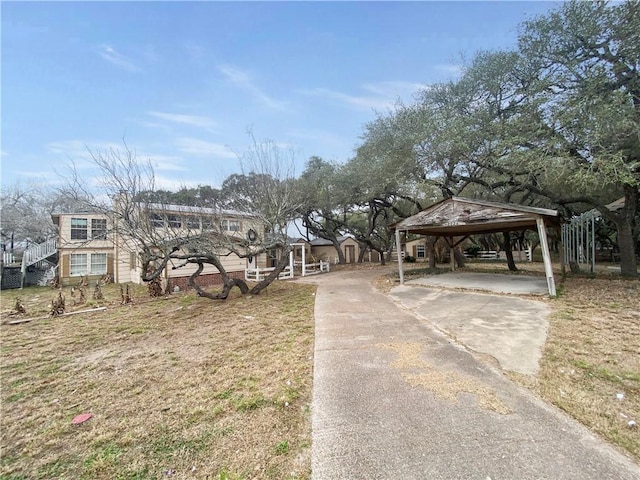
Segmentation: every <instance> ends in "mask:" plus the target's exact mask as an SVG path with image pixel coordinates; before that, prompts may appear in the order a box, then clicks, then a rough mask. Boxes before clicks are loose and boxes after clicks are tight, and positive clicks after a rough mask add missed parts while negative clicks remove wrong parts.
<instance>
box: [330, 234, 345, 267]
mask: <svg viewBox="0 0 640 480" xmlns="http://www.w3.org/2000/svg"><path fill="white" fill-rule="evenodd" d="M331 243H333V247H334V248H335V249H336V252H338V263H339V264H340V265H344V264H345V263H347V262H346V260H345V258H344V252H343V251H342V249H341V248H340V244H339V243H338V240H337V239H335V238H334V239H332V240H331Z"/></svg>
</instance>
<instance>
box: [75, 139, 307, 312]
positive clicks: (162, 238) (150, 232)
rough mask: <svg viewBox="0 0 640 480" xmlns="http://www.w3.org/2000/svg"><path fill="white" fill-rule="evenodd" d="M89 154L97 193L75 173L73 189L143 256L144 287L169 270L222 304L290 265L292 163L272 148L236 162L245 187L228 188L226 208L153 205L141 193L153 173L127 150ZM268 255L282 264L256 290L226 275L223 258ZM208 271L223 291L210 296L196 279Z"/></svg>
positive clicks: (149, 188)
mask: <svg viewBox="0 0 640 480" xmlns="http://www.w3.org/2000/svg"><path fill="white" fill-rule="evenodd" d="M89 154H90V156H91V159H92V160H93V163H94V164H95V166H96V167H97V168H98V170H99V171H100V177H99V186H98V187H99V189H100V191H99V192H91V191H89V189H88V188H87V186H86V183H85V182H83V181H82V180H81V179H80V178H79V177H77V175H75V174H74V175H73V180H72V181H71V182H70V185H69V186H68V188H69V189H70V190H72V191H75V192H80V194H81V196H85V195H86V196H90V197H91V198H92V199H93V200H92V205H91V206H90V207H91V209H92V210H94V211H99V212H102V213H104V214H106V215H108V216H109V218H110V224H111V225H112V228H113V231H114V235H113V238H114V239H115V240H114V241H116V242H120V245H121V246H122V247H123V248H125V249H126V250H129V251H130V252H135V253H137V254H138V255H139V257H140V260H141V263H142V274H141V277H142V280H143V281H145V282H148V281H153V280H154V279H156V278H158V277H159V276H161V275H162V274H163V272H165V271H166V270H167V269H174V270H176V269H185V270H187V273H188V274H189V273H190V275H189V277H188V285H189V286H191V287H192V288H194V289H195V290H196V292H197V293H198V295H200V296H204V297H207V298H210V299H216V300H217V299H226V298H227V297H228V295H229V292H230V291H231V290H232V289H233V288H234V287H238V288H239V290H240V291H241V292H242V293H243V294H246V293H250V294H254V295H255V294H258V293H260V291H261V290H263V289H264V288H265V287H266V286H268V285H269V284H270V283H271V282H272V281H273V280H275V279H276V278H277V277H278V275H279V274H280V273H281V272H282V270H283V269H284V268H285V267H286V266H287V264H288V252H289V251H290V249H291V247H290V246H289V245H288V244H287V236H286V230H287V225H288V223H289V222H290V221H291V220H292V219H293V216H294V212H295V210H296V208H295V205H293V204H292V201H293V200H292V199H293V196H292V195H291V191H290V183H291V178H292V177H290V175H292V171H291V169H286V168H285V167H286V164H285V161H286V160H287V159H286V158H285V157H284V156H283V155H282V151H281V149H280V148H279V147H278V146H277V145H276V144H275V143H273V142H271V141H263V142H256V141H255V139H254V141H253V145H252V147H251V148H250V149H249V150H248V151H247V152H246V153H244V154H243V155H240V156H239V158H240V161H241V164H242V166H243V172H247V173H243V174H242V175H239V176H235V177H234V178H235V180H238V181H239V182H238V183H239V184H240V185H242V188H228V189H227V197H226V199H225V205H213V206H210V207H206V208H205V207H195V206H184V205H181V206H178V205H169V204H165V203H152V202H151V201H149V199H150V198H154V197H153V196H150V195H148V194H142V193H148V192H154V191H155V190H156V185H155V176H154V171H153V168H152V166H151V164H150V162H149V161H141V160H140V159H138V157H137V155H136V153H135V151H134V150H131V149H130V148H129V147H127V145H126V144H124V148H123V149H113V148H112V149H108V150H105V151H91V150H90V151H89ZM291 164H292V162H291ZM240 180H241V181H240ZM236 186H238V185H236ZM100 200H101V201H100ZM155 200H157V197H155ZM229 207H232V208H229ZM240 220H241V222H240ZM240 224H242V225H243V228H240ZM264 254H269V255H272V256H275V257H277V258H279V261H278V263H277V265H276V266H275V269H274V270H273V271H272V272H271V274H270V275H269V276H268V277H266V278H265V279H264V280H262V281H260V282H258V283H257V284H256V285H254V286H253V287H251V288H250V287H249V286H248V285H247V283H246V282H245V281H244V279H239V278H233V276H232V275H230V274H229V272H227V270H226V268H225V260H224V259H225V258H226V257H232V256H235V257H237V258H240V259H251V258H255V257H259V256H261V255H264ZM207 271H208V272H210V273H211V272H216V273H219V274H220V276H221V279H222V284H223V288H222V291H221V292H219V293H211V292H208V291H206V290H205V289H204V288H203V287H202V286H201V285H199V283H198V277H200V276H201V275H202V274H204V273H206V272H207Z"/></svg>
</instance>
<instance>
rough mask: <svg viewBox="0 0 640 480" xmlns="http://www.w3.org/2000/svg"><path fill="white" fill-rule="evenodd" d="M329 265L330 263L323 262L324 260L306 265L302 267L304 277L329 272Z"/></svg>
mask: <svg viewBox="0 0 640 480" xmlns="http://www.w3.org/2000/svg"><path fill="white" fill-rule="evenodd" d="M329 265H330V263H329V262H323V261H322V260H320V261H319V262H317V263H305V264H304V265H302V276H303V277H306V276H307V275H315V274H317V273H324V272H328V271H329Z"/></svg>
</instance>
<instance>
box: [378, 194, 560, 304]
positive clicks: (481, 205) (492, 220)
mask: <svg viewBox="0 0 640 480" xmlns="http://www.w3.org/2000/svg"><path fill="white" fill-rule="evenodd" d="M559 224H560V217H559V215H558V212H557V211H556V210H549V209H546V208H534V207H525V206H521V205H514V204H510V203H497V202H488V201H485V200H473V199H470V198H463V197H451V198H447V199H445V200H442V201H441V202H438V203H435V204H433V205H431V206H430V207H428V208H426V209H424V210H422V211H421V212H418V213H416V214H415V215H413V216H411V217H409V218H405V219H404V220H401V221H399V222H397V223H395V224H393V225H391V228H392V229H393V230H395V234H396V248H397V249H398V252H400V251H401V246H400V232H407V233H416V234H420V235H427V236H435V237H445V238H447V239H448V240H447V241H448V243H449V246H450V247H452V248H453V246H455V245H457V243H459V242H457V243H456V244H453V243H452V242H453V240H452V239H453V237H463V238H466V237H467V236H469V235H473V234H483V233H495V232H504V231H516V230H525V229H529V228H532V229H535V228H537V230H538V234H539V236H540V244H541V247H542V257H543V260H544V265H545V273H546V276H547V284H548V286H549V295H555V293H556V289H555V282H554V279H553V271H552V268H551V260H550V256H549V246H548V242H547V235H546V229H545V226H546V225H556V226H557V225H559ZM452 263H453V262H452ZM398 268H399V273H400V283H404V273H403V269H402V258H401V256H400V255H398Z"/></svg>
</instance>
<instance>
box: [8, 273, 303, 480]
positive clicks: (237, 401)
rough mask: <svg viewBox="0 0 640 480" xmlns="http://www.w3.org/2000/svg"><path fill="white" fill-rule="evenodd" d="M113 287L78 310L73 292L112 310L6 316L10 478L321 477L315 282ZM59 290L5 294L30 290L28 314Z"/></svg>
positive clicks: (43, 309)
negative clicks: (209, 289)
mask: <svg viewBox="0 0 640 480" xmlns="http://www.w3.org/2000/svg"><path fill="white" fill-rule="evenodd" d="M103 292H104V296H105V300H102V301H95V300H90V301H89V302H88V305H87V304H84V305H77V306H74V307H69V304H70V292H69V289H65V295H66V297H67V307H68V308H67V311H69V310H73V309H75V310H78V309H86V308H91V307H96V306H101V305H102V306H107V310H106V311H101V312H95V313H86V314H78V315H72V316H61V317H56V318H50V319H44V320H43V319H41V320H34V321H32V322H29V323H23V324H19V325H6V324H4V325H2V327H1V328H2V330H1V350H0V367H1V375H2V376H1V382H2V389H1V404H2V417H1V420H0V421H1V431H2V432H1V448H2V450H1V452H0V457H1V463H0V478H2V479H6V480H9V479H14V480H17V479H27V478H28V479H39V478H42V479H44V478H59V479H63V478H65V479H158V478H176V479H177V478H209V479H245V478H246V479H249V478H255V479H270V478H271V479H287V478H289V479H294V478H296V479H297V478H303V479H304V478H309V477H310V469H311V461H310V443H311V419H310V404H311V389H312V379H313V375H312V367H313V305H314V299H315V296H314V292H315V287H314V286H311V285H300V284H294V283H290V282H275V283H274V284H272V285H271V286H270V287H268V289H267V290H266V291H264V292H263V293H262V294H261V295H259V296H254V297H250V298H244V297H241V296H239V295H238V294H237V293H236V294H234V296H232V298H230V299H229V300H227V301H226V302H212V301H211V300H207V299H203V298H198V297H196V296H195V295H194V294H193V293H192V292H182V293H178V294H173V295H170V296H167V297H164V298H158V299H151V298H149V297H148V296H147V292H146V288H145V287H134V288H133V289H132V297H133V302H134V303H133V304H132V305H124V306H123V305H120V292H119V290H117V286H116V285H107V286H105V287H103ZM55 295H56V292H55V291H53V290H51V289H48V288H35V287H34V288H28V289H25V290H23V291H19V290H13V291H3V292H2V310H4V311H6V310H10V309H12V308H13V306H14V304H15V299H16V297H20V298H21V299H22V302H23V304H24V306H25V308H26V310H27V314H26V315H23V317H37V316H41V315H46V313H47V311H48V309H49V307H48V305H49V304H50V302H51V300H52V299H53V298H54V296H55ZM89 297H90V295H89ZM2 320H3V321H6V320H14V318H7V316H6V315H3V318H2ZM82 413H91V414H92V415H93V417H92V418H91V419H89V420H88V421H86V422H84V423H81V424H78V425H73V424H72V420H73V419H74V417H76V415H79V414H82Z"/></svg>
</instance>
